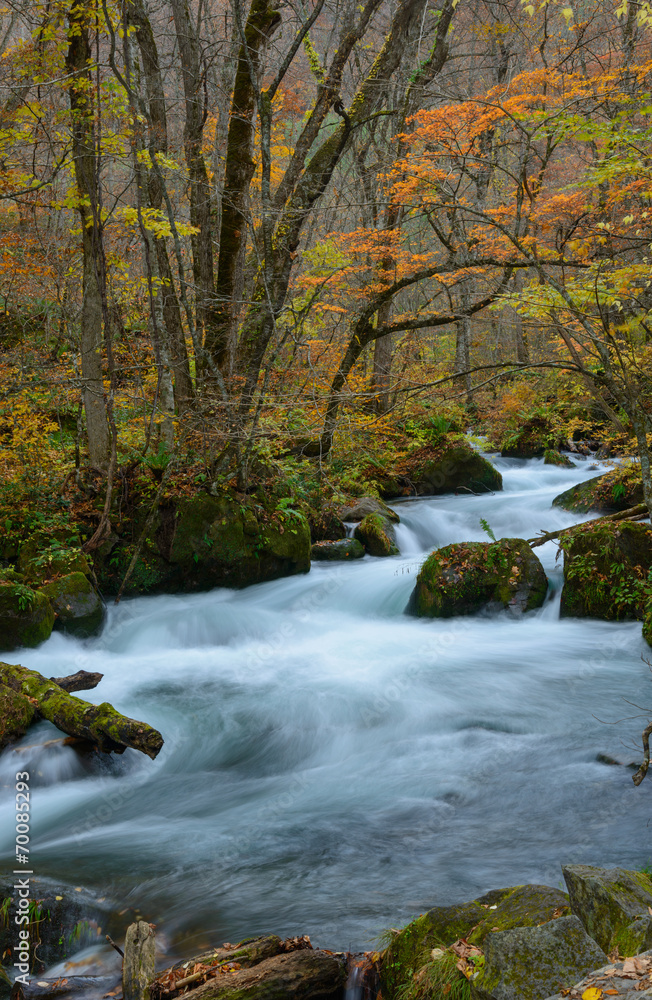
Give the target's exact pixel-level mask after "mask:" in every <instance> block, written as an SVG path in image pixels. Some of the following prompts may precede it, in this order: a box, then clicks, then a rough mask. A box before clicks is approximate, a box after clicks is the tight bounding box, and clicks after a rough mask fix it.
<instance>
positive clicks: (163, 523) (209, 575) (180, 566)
mask: <svg viewBox="0 0 652 1000" xmlns="http://www.w3.org/2000/svg"><path fill="white" fill-rule="evenodd" d="M136 534H137V532H136ZM132 554H133V543H129V544H128V543H126V542H125V540H124V539H121V540H118V541H117V542H116V543H115V544H114V546H113V547H112V548H111V549H110V550H109V551H107V550H106V549H105V550H104V552H103V553H102V555H101V556H100V555H98V558H97V561H96V567H95V569H96V573H97V579H98V583H99V586H100V589H101V590H102V591H103V592H104V593H108V594H112V593H113V594H114V593H116V591H117V590H118V588H119V587H120V585H121V583H122V580H123V578H124V575H125V573H126V570H127V567H128V565H129V562H130V560H131V557H132ZM309 569H310V527H309V524H308V521H307V519H306V518H305V517H304V516H303V515H302V514H300V513H298V512H297V511H295V510H293V509H290V508H288V509H282V508H278V507H273V506H272V505H271V503H267V504H266V503H264V502H261V500H259V499H258V498H257V497H255V496H253V497H252V496H241V497H239V496H235V495H233V494H232V493H229V492H227V491H225V492H223V493H218V494H216V495H211V494H210V493H200V494H197V495H196V496H194V497H189V498H187V499H183V500H176V501H170V502H167V503H165V504H161V505H160V507H159V509H158V512H157V516H156V518H155V519H154V522H153V524H152V526H151V528H150V530H149V531H148V534H147V538H146V540H145V544H144V545H143V547H142V549H141V553H140V555H139V558H138V562H137V565H136V568H135V571H134V573H133V574H132V576H131V579H130V581H129V583H128V586H127V588H126V589H125V593H126V594H147V593H161V592H171V593H191V592H193V591H200V590H210V589H211V588H212V587H246V586H247V585H248V584H252V583H262V582H263V581H265V580H275V579H277V578H278V577H282V576H290V575H292V574H294V573H306V572H308V570H309Z"/></svg>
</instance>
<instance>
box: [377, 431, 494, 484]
mask: <svg viewBox="0 0 652 1000" xmlns="http://www.w3.org/2000/svg"><path fill="white" fill-rule="evenodd" d="M394 474H395V475H396V477H397V478H398V481H399V482H400V484H401V493H402V494H403V495H406V496H408V495H415V494H416V495H417V496H434V495H437V494H440V493H467V494H470V495H473V494H477V493H480V494H482V493H493V492H495V491H497V490H502V488H503V477H502V476H501V474H500V472H498V470H497V469H495V468H494V466H493V465H492V464H491V462H488V461H487V459H486V458H485V457H484V456H483V455H480V454H479V452H477V451H475V450H474V449H473V448H472V447H471V445H470V444H469V443H468V441H466V440H465V439H464V438H463V437H459V436H450V437H442V439H441V440H440V441H439V442H438V443H437V444H433V445H428V446H426V447H423V448H418V449H416V450H415V451H412V452H410V453H409V454H408V455H406V456H405V457H404V458H403V459H402V460H401V461H400V462H399V463H398V464H397V466H396V469H395V470H394ZM384 495H386V494H384Z"/></svg>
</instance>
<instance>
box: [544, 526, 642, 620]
mask: <svg viewBox="0 0 652 1000" xmlns="http://www.w3.org/2000/svg"><path fill="white" fill-rule="evenodd" d="M561 545H562V548H563V550H564V587H563V590H562V594H561V615H562V617H574V618H601V619H602V620H603V621H622V620H628V619H642V618H643V617H644V614H645V610H646V586H645V585H646V581H647V577H648V572H649V570H650V567H651V566H652V529H651V528H650V527H649V525H645V524H637V523H631V522H623V521H620V522H616V521H602V522H598V523H597V524H590V523H589V524H587V525H586V526H583V525H580V526H579V527H578V528H576V529H575V530H574V531H572V532H570V533H569V534H567V535H563V536H562V538H561Z"/></svg>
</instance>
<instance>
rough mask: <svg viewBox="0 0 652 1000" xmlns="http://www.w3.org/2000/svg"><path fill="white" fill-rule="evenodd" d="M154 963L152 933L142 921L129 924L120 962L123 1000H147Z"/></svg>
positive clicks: (152, 977) (154, 951) (154, 948)
mask: <svg viewBox="0 0 652 1000" xmlns="http://www.w3.org/2000/svg"><path fill="white" fill-rule="evenodd" d="M155 962H156V944H155V941H154V931H153V930H152V928H151V927H150V925H149V924H147V923H145V921H144V920H138V921H136V923H135V924H130V925H129V927H128V928H127V933H126V935H125V953H124V959H123V961H122V996H123V1000H149V989H150V986H151V984H152V982H153V980H154V965H155Z"/></svg>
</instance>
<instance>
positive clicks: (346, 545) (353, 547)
mask: <svg viewBox="0 0 652 1000" xmlns="http://www.w3.org/2000/svg"><path fill="white" fill-rule="evenodd" d="M363 555H364V545H362V543H361V542H359V541H358V539H357V538H341V539H339V541H336V542H315V544H314V545H313V547H312V549H311V550H310V558H311V559H315V560H317V561H322V560H329V561H330V560H336V559H362V557H363Z"/></svg>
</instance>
